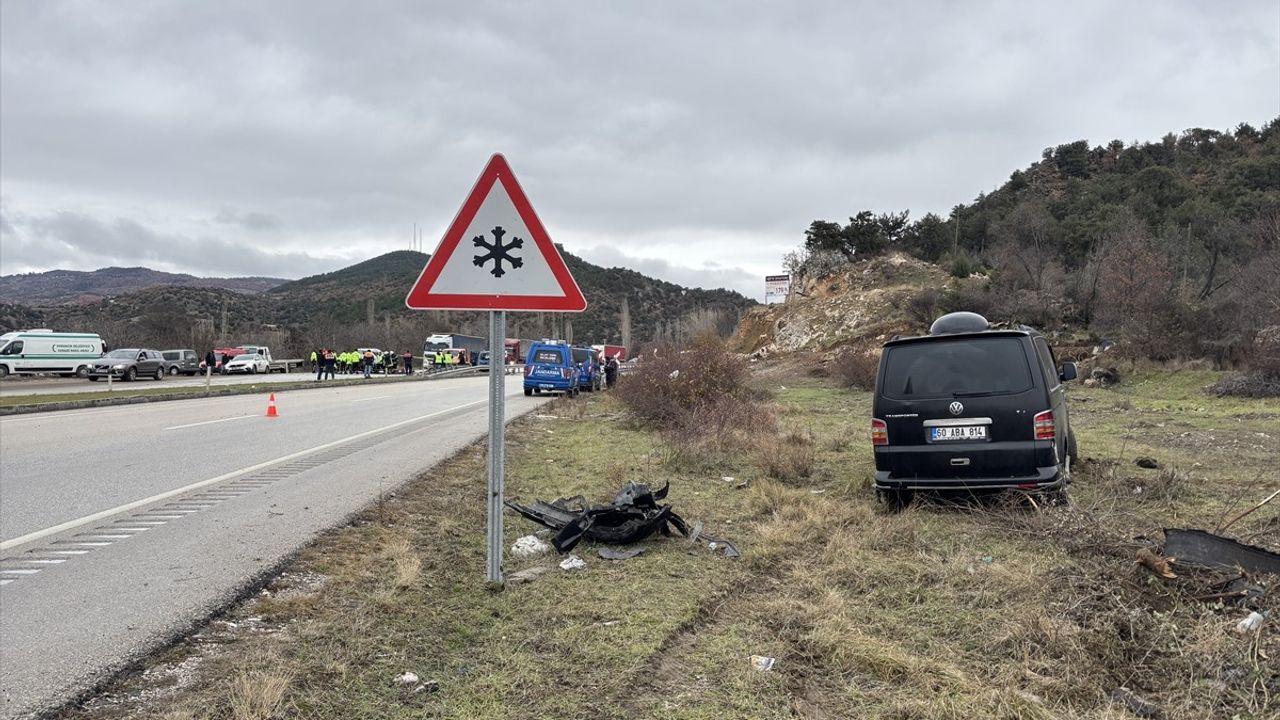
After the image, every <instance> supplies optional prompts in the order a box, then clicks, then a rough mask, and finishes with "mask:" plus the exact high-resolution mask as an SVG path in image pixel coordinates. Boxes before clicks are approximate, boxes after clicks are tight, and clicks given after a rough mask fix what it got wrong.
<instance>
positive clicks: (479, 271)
mask: <svg viewBox="0 0 1280 720" xmlns="http://www.w3.org/2000/svg"><path fill="white" fill-rule="evenodd" d="M404 304H405V305H407V306H408V307H410V308H413V309H415V310H532V311H539V312H548V311H550V312H582V311H583V310H586V309H587V300H586V298H584V297H583V296H582V290H580V289H578V283H577V282H575V281H574V279H573V276H572V275H570V274H569V268H568V267H566V266H565V264H564V258H562V257H560V253H559V251H557V250H556V246H555V245H553V244H552V243H551V238H550V237H548V236H547V231H546V229H545V228H543V227H542V222H541V221H539V220H538V216H537V214H536V213H534V211H533V206H532V205H530V204H529V198H527V197H525V194H524V191H523V190H521V189H520V183H519V182H517V181H516V176H515V174H514V173H512V172H511V167H510V166H509V165H507V161H506V158H504V157H502V155H494V156H493V157H492V158H489V164H488V165H486V166H485V168H484V172H482V173H480V179H479V180H477V181H476V184H475V187H473V188H472V189H471V194H470V195H468V196H467V200H466V202H464V203H462V209H461V210H459V211H458V215H457V217H455V218H454V219H453V223H452V224H451V225H450V226H449V229H448V230H447V231H445V234H444V237H443V238H441V240H440V245H439V246H438V247H437V248H436V251H435V252H434V253H432V255H431V259H430V260H428V261H427V266H426V267H425V268H423V270H422V275H420V276H419V277H418V281H417V282H415V283H414V284H413V289H411V290H410V291H409V295H408V297H406V298H405V299H404Z"/></svg>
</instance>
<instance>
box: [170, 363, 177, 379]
mask: <svg viewBox="0 0 1280 720" xmlns="http://www.w3.org/2000/svg"><path fill="white" fill-rule="evenodd" d="M169 374H170V375H175V376H176V375H177V374H178V366H177V365H173V366H170V367H169Z"/></svg>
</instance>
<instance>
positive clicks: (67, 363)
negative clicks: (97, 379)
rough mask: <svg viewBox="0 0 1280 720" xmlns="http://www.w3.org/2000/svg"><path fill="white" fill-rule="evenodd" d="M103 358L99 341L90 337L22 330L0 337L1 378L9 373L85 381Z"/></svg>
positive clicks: (92, 335)
mask: <svg viewBox="0 0 1280 720" xmlns="http://www.w3.org/2000/svg"><path fill="white" fill-rule="evenodd" d="M100 357H102V338H100V337H98V336H97V335H94V334H91V333H58V332H54V331H52V330H23V331H20V332H11V333H5V334H3V335H0V378H2V377H5V376H7V375H9V374H10V373H21V374H31V373H58V374H59V375H61V376H63V377H72V376H74V375H78V376H80V377H86V376H87V375H88V374H89V365H90V363H92V362H93V361H94V360H96V359H98V358H100Z"/></svg>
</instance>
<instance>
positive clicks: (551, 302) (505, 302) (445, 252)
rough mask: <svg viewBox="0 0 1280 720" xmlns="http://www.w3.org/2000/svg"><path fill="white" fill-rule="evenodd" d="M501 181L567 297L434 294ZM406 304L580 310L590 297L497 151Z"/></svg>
mask: <svg viewBox="0 0 1280 720" xmlns="http://www.w3.org/2000/svg"><path fill="white" fill-rule="evenodd" d="M497 182H501V183H502V187H503V189H504V190H505V191H506V192H507V195H508V197H510V198H511V204H512V205H514V206H515V209H516V212H518V213H519V214H520V219H521V221H523V222H524V224H525V227H527V228H528V229H529V235H530V236H531V239H532V240H533V242H534V245H535V246H536V247H537V248H538V250H539V251H540V252H541V253H542V257H543V259H544V260H546V262H547V266H548V267H550V268H551V273H552V275H553V276H554V277H555V279H556V282H557V283H559V284H560V290H561V291H562V292H563V293H564V294H563V295H561V296H554V295H487V294H464V293H433V292H431V288H432V287H434V286H435V283H436V281H437V280H438V279H439V278H440V273H441V271H443V270H444V266H445V264H447V263H448V262H449V258H450V257H452V256H453V253H454V251H455V250H457V249H458V244H459V242H460V241H461V240H462V235H463V233H465V232H466V230H467V228H468V227H469V226H470V225H471V221H472V220H474V219H475V216H476V213H477V212H479V211H480V206H481V205H482V204H483V203H484V200H485V198H487V197H488V196H489V192H490V191H491V190H492V189H493V186H494V183H497ZM404 304H405V306H406V307H408V308H410V309H412V310H516V311H520V310H527V311H535V312H582V311H583V310H586V309H587V299H586V298H585V297H583V295H582V290H581V289H580V288H579V287H578V283H577V281H575V280H574V279H573V275H572V274H570V272H569V267H568V266H567V265H565V262H564V258H562V257H560V253H559V251H557V250H556V248H555V245H553V244H552V243H551V238H550V236H548V235H547V231H546V228H544V227H543V226H542V221H540V220H539V219H538V215H537V213H535V212H534V211H533V205H532V204H530V203H529V198H528V197H526V196H525V194H524V191H523V190H522V189H521V188H520V182H519V181H518V180H516V176H515V173H513V172H512V171H511V166H509V165H507V160H506V158H504V157H503V156H502V154H501V153H495V154H494V155H493V157H491V158H489V163H488V164H487V165H485V168H484V170H483V171H482V172H481V173H480V177H479V178H478V179H477V180H476V184H475V186H474V187H472V188H471V193H470V194H469V195H468V196H467V199H466V201H464V202H463V203H462V207H461V208H460V209H459V210H458V214H457V215H456V216H455V217H454V218H453V222H452V223H451V224H450V225H449V229H448V230H446V231H445V234H444V237H443V238H441V239H440V245H439V246H437V247H436V251H435V252H434V253H432V254H431V259H430V260H428V261H427V265H426V267H424V268H423V269H422V274H420V275H419V276H418V279H417V281H416V282H414V284H413V287H412V288H411V289H410V290H409V294H408V295H407V296H405V299H404Z"/></svg>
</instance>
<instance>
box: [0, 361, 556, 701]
mask: <svg viewBox="0 0 1280 720" xmlns="http://www.w3.org/2000/svg"><path fill="white" fill-rule="evenodd" d="M520 387H521V378H520V377H519V376H512V377H508V378H507V385H506V388H507V395H508V400H507V416H508V418H511V417H515V416H517V415H520V414H522V413H525V412H528V411H529V410H532V409H533V408H535V407H537V406H538V405H539V404H540V403H542V402H545V399H543V398H526V397H524V396H523V394H522V392H521V390H520ZM487 390H488V378H486V377H478V378H459V379H454V380H447V381H441V382H423V383H395V384H371V385H369V386H355V387H334V388H332V389H321V390H308V391H305V392H293V393H277V394H276V401H277V408H278V411H279V415H280V416H279V417H277V418H267V417H265V410H266V407H265V403H266V399H265V396H263V395H239V396H232V397H215V398H203V399H197V400H181V401H172V402H164V403H154V404H142V405H129V406H121V407H111V408H101V409H93V410H72V411H66V412H57V413H38V414H34V415H22V416H14V417H10V418H5V419H0V695H2V696H3V709H2V710H0V716H2V717H5V718H15V717H24V716H27V715H30V714H32V713H35V712H39V711H41V710H42V709H47V708H50V707H54V706H57V705H60V704H61V703H63V702H65V701H66V700H68V699H70V698H72V697H74V696H75V695H77V694H79V693H80V692H82V691H84V690H85V689H88V688H90V687H92V686H94V685H95V684H96V683H97V682H99V681H101V680H102V679H104V678H106V677H108V676H110V674H111V673H113V672H115V671H116V670H118V669H120V668H122V667H124V666H125V665H127V664H128V663H129V662H130V661H132V660H134V659H136V658H138V657H140V656H141V655H144V654H145V653H146V652H148V651H149V650H151V649H154V648H155V647H157V646H158V645H160V644H163V643H164V642H167V641H168V640H170V639H172V638H173V637H174V636H175V635H177V634H179V633H182V632H184V631H186V630H188V629H189V628H190V627H191V626H192V624H193V623H194V622H197V621H199V620H200V619H203V618H204V617H207V616H208V615H209V614H210V613H212V612H214V611H216V610H217V609H219V608H220V607H222V606H224V605H225V604H226V603H227V602H228V601H230V600H232V599H234V597H235V596H236V594H237V592H238V591H239V589H240V588H242V587H244V585H245V583H246V582H248V581H249V580H250V579H252V578H254V577H257V576H259V575H260V574H261V573H263V572H265V571H266V570H268V569H270V568H271V567H272V566H273V565H275V564H276V563H278V562H279V561H281V560H282V559H284V558H286V557H287V556H288V555H289V554H290V553H292V552H294V551H296V550H297V549H298V548H300V547H301V546H303V545H305V544H306V543H307V542H308V541H309V540H310V539H311V538H312V537H314V536H315V534H316V533H318V532H319V531H321V530H323V529H325V528H328V527H332V526H334V525H336V524H339V523H341V522H342V521H343V520H344V519H345V518H347V517H348V516H349V515H350V514H351V513H352V512H354V511H356V510H358V509H360V508H361V507H364V506H366V505H367V504H369V503H370V502H371V501H373V500H375V499H376V498H377V497H378V496H379V494H380V493H385V492H388V491H390V490H392V489H394V488H395V487H397V486H398V485H400V484H401V483H403V482H405V481H406V480H408V479H410V478H412V477H414V476H416V475H417V474H418V473H419V472H421V471H423V470H424V469H427V468H428V467H430V466H432V465H434V464H435V463H437V462H439V461H441V460H443V459H445V458H446V457H448V456H449V455H450V454H452V453H453V452H455V451H456V450H458V449H460V448H461V447H463V446H465V445H466V444H467V443H469V442H471V441H473V440H475V439H476V438H479V437H482V436H483V435H484V434H485V433H486V432H487V429H488V425H487ZM477 482H480V483H483V479H482V478H481V479H478V480H477ZM481 487H482V486H481Z"/></svg>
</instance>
